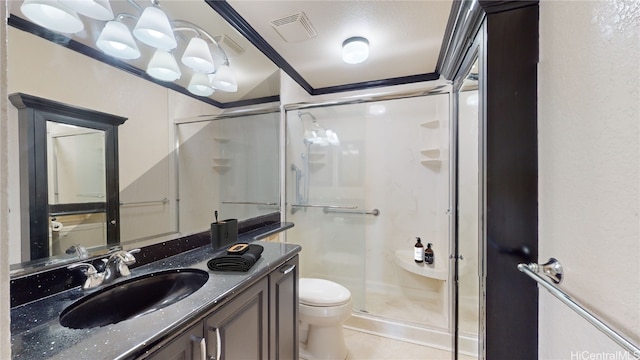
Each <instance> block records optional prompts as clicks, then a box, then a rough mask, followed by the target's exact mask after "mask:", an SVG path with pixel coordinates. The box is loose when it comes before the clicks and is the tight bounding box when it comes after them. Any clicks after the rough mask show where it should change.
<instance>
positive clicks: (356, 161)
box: [286, 105, 368, 311]
mask: <svg viewBox="0 0 640 360" xmlns="http://www.w3.org/2000/svg"><path fill="white" fill-rule="evenodd" d="M358 108H361V109H362V108H363V107H362V105H355V106H346V107H345V106H339V107H319V108H313V109H305V110H291V111H287V113H286V129H287V130H286V131H287V146H286V159H287V163H286V170H287V171H286V188H287V189H286V192H287V194H286V196H287V206H286V219H287V221H290V222H293V223H294V224H295V227H293V228H292V229H291V230H289V231H287V234H286V236H287V242H291V243H296V244H300V245H301V246H302V252H301V255H300V256H301V259H300V269H301V275H300V276H301V277H313V278H322V279H327V280H331V281H334V282H336V283H338V284H341V285H343V286H345V287H347V288H348V289H349V290H350V291H351V296H352V303H353V309H354V310H355V311H359V310H366V309H365V271H366V264H365V256H364V253H365V251H366V243H365V223H366V221H368V219H367V217H366V216H365V214H364V213H363V212H362V210H364V209H365V201H364V192H365V185H366V182H365V178H364V170H365V169H364V155H365V149H364V147H363V144H364V141H363V137H364V135H365V134H364V132H363V131H362V129H364V128H365V127H364V120H363V119H364V117H363V116H362V110H361V109H358Z"/></svg>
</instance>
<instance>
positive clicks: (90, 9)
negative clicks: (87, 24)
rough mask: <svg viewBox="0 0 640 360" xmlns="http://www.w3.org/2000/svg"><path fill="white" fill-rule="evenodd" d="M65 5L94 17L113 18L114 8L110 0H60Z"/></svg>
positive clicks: (104, 19) (79, 12)
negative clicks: (112, 8)
mask: <svg viewBox="0 0 640 360" xmlns="http://www.w3.org/2000/svg"><path fill="white" fill-rule="evenodd" d="M59 1H60V2H61V3H62V4H63V5H65V6H67V7H68V8H70V9H72V10H74V11H76V12H77V13H78V14H82V15H84V16H88V17H90V18H92V19H96V20H102V21H109V20H112V19H113V10H111V4H109V0H59Z"/></svg>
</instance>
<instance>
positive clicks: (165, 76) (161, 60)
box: [147, 49, 182, 81]
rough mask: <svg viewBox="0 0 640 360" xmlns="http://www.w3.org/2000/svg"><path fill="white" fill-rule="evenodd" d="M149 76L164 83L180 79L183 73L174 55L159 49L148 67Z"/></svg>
mask: <svg viewBox="0 0 640 360" xmlns="http://www.w3.org/2000/svg"><path fill="white" fill-rule="evenodd" d="M147 74H149V76H151V77H153V78H156V79H158V80H162V81H175V80H178V79H179V78H180V76H181V75H182V72H181V71H180V68H179V67H178V62H177V61H176V59H175V58H174V57H173V54H171V53H170V52H168V51H166V50H162V49H157V50H156V52H155V53H154V54H153V57H151V60H150V61H149V65H147Z"/></svg>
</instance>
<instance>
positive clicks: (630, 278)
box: [538, 0, 640, 359]
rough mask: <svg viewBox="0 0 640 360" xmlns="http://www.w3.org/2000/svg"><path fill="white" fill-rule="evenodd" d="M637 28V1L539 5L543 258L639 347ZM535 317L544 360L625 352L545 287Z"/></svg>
mask: <svg viewBox="0 0 640 360" xmlns="http://www.w3.org/2000/svg"><path fill="white" fill-rule="evenodd" d="M639 24H640V2H638V1H635V0H613V1H581V2H576V1H550V0H543V1H541V4H540V63H539V75H538V76H539V84H538V87H539V88H538V96H539V106H538V111H539V114H538V127H539V140H538V141H539V191H540V192H539V204H540V208H539V215H540V240H539V243H540V261H545V260H546V259H547V258H548V257H552V256H553V257H556V258H557V259H559V260H560V261H561V262H562V265H563V266H564V269H565V271H566V277H565V281H564V282H563V284H562V286H561V287H562V288H563V289H565V290H566V291H567V292H569V293H570V294H572V295H573V296H574V297H575V298H576V299H578V300H580V301H582V302H584V303H585V305H587V306H588V307H590V308H591V309H593V310H594V311H595V312H596V313H598V314H601V315H602V316H603V317H604V318H605V319H606V320H609V321H610V322H612V323H613V324H614V325H617V326H618V327H619V328H621V329H623V330H624V331H625V332H626V333H628V334H630V335H631V336H632V337H633V340H635V342H636V343H638V342H640V332H639V331H638V329H640V261H638V257H639V256H640V226H639V224H640V218H639V212H640V206H639V202H640V166H639V165H640V132H639V128H640V126H639V125H640V96H639V89H640V25H639ZM539 314H540V315H539V317H540V330H539V341H540V342H539V348H540V358H541V359H587V358H590V357H589V356H598V355H599V354H600V355H599V356H601V357H599V358H611V357H606V356H607V355H602V354H611V353H615V352H616V351H620V350H621V348H619V347H618V346H616V345H615V344H614V343H613V342H612V341H611V340H609V339H608V338H607V337H605V336H604V335H602V334H600V333H598V332H597V331H596V330H594V329H593V328H592V327H591V326H590V325H589V324H588V323H587V322H586V321H585V320H583V319H582V318H580V317H579V316H577V315H575V314H573V313H572V312H571V311H570V310H568V309H567V308H566V307H565V306H564V305H563V304H561V303H560V302H559V301H558V300H557V299H555V298H553V297H552V296H551V295H549V294H548V293H547V291H546V290H543V289H542V290H540V312H539ZM637 356H640V354H637ZM593 358H595V357H593ZM618 358H620V359H622V357H616V359H618Z"/></svg>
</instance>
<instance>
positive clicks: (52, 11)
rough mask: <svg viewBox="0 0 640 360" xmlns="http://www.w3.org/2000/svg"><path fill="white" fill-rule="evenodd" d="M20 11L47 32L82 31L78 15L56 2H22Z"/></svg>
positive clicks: (42, 0) (36, 0) (41, 0)
mask: <svg viewBox="0 0 640 360" xmlns="http://www.w3.org/2000/svg"><path fill="white" fill-rule="evenodd" d="M20 10H21V11H22V13H23V14H24V15H25V16H26V17H27V18H29V20H31V21H33V22H34V23H36V24H38V25H40V26H42V27H45V28H47V29H49V30H53V31H57V32H61V33H65V34H73V33H77V32H80V31H82V29H84V24H83V23H82V20H80V17H78V14H77V13H76V12H75V11H73V10H71V9H69V8H68V7H66V6H64V5H62V4H61V3H60V2H59V1H58V0H24V2H23V3H22V5H21V6H20Z"/></svg>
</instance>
